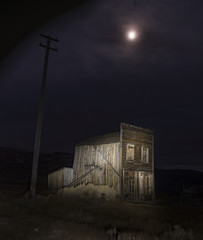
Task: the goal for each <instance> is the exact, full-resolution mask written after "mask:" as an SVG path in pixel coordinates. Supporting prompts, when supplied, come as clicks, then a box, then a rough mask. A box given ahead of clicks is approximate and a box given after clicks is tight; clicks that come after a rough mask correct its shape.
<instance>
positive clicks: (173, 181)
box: [0, 147, 203, 195]
mask: <svg viewBox="0 0 203 240" xmlns="http://www.w3.org/2000/svg"><path fill="white" fill-rule="evenodd" d="M32 159H33V153H32V152H27V151H23V150H19V149H11V148H3V147H0V189H1V187H3V186H9V185H13V184H14V185H21V186H23V188H24V189H25V190H26V189H27V188H28V187H29V185H30V179H31V170H32ZM73 159H74V155H73V154H70V153H60V152H56V153H53V154H40V160H39V171H38V187H40V188H43V189H44V188H46V187H47V174H48V172H50V171H52V170H55V169H57V168H60V167H72V166H73ZM199 186H203V172H198V171H194V170H175V169H170V170H169V169H155V188H156V193H160V194H164V195H174V194H179V192H180V190H181V189H182V188H183V187H184V188H188V187H199Z"/></svg>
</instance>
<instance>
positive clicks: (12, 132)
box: [0, 0, 203, 168]
mask: <svg viewBox="0 0 203 240" xmlns="http://www.w3.org/2000/svg"><path fill="white" fill-rule="evenodd" d="M202 7H203V4H202V3H201V2H200V1H189V0H188V1H183V0H181V1H175V0H172V1H169V0H164V1H163V0H162V1H161V0H156V1H133V0H127V1H121V0H117V1H116V0H111V1H94V2H93V1H92V2H91V1H90V2H89V3H88V4H86V5H84V6H83V7H80V8H78V9H75V10H74V11H72V12H68V13H66V14H63V15H61V16H59V17H58V18H56V19H53V20H52V21H49V22H47V24H46V25H43V26H42V27H41V28H39V29H38V30H36V31H34V32H33V33H32V34H31V35H29V36H28V37H27V38H26V39H25V40H24V41H23V42H21V44H20V45H19V46H18V47H17V48H16V49H15V50H14V51H13V52H12V53H11V54H10V55H9V56H8V57H7V59H5V61H4V63H3V65H2V66H3V68H2V72H1V74H0V76H1V79H3V80H4V82H3V85H2V86H1V89H0V100H1V101H0V110H1V112H2V113H3V114H2V115H1V117H0V128H1V129H0V131H1V138H0V144H2V145H5V144H7V145H19V146H20V147H22V148H27V149H32V148H33V145H34V129H35V122H36V117H37V108H38V98H39V91H40V81H41V77H42V69H43V60H44V49H43V48H40V47H39V46H38V43H39V42H40V41H43V42H44V39H42V38H41V37H40V36H39V34H40V33H41V32H44V33H48V34H51V35H53V37H57V38H58V39H59V42H58V43H52V45H53V47H57V48H58V49H59V51H58V52H57V53H56V52H50V58H49V68H48V81H47V88H46V105H45V113H44V123H43V136H42V151H73V150H74V145H75V143H77V142H79V141H80V140H82V139H84V138H86V137H89V136H91V135H95V134H100V133H105V132H109V131H117V130H118V129H119V124H120V122H121V121H123V122H127V123H131V124H135V125H139V126H142V127H146V128H152V129H154V130H155V132H156V165H157V167H159V166H161V167H164V166H165V167H177V166H179V167H180V166H182V167H189V166H190V167H192V166H193V165H192V164H194V166H195V168H197V166H198V165H199V166H202V160H201V159H202V156H203V152H202V143H203V139H202V134H203V125H202V122H203V121H202V120H203V114H202V111H201V106H202V104H203V100H202V86H203V83H202V81H201V79H202V70H201V69H202V67H201V65H202V60H201V58H202V57H201V56H202V51H203V47H202V44H201V42H202V40H203V33H202V31H201V25H202ZM130 28H135V29H137V31H138V39H137V40H136V41H135V42H129V41H127V39H126V31H127V30H128V29H130ZM197 155H198V157H197ZM191 163H192V164H191Z"/></svg>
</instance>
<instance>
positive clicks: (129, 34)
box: [127, 31, 137, 40]
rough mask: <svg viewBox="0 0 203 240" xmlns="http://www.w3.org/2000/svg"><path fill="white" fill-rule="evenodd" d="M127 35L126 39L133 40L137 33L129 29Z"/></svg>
mask: <svg viewBox="0 0 203 240" xmlns="http://www.w3.org/2000/svg"><path fill="white" fill-rule="evenodd" d="M127 36H128V39H130V40H134V39H135V38H136V37H137V34H136V32H135V31H129V32H128V34H127Z"/></svg>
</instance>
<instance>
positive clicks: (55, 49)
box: [39, 43, 58, 52]
mask: <svg viewBox="0 0 203 240" xmlns="http://www.w3.org/2000/svg"><path fill="white" fill-rule="evenodd" d="M39 46H41V47H44V48H49V49H51V50H53V51H56V52H57V51H58V49H57V48H52V47H49V46H47V45H44V44H43V43H40V44H39Z"/></svg>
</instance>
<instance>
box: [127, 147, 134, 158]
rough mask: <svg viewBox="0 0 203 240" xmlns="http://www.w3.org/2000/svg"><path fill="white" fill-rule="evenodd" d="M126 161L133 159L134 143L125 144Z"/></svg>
mask: <svg viewBox="0 0 203 240" xmlns="http://www.w3.org/2000/svg"><path fill="white" fill-rule="evenodd" d="M126 158H127V161H133V160H134V159H135V145H134V144H127V156H126Z"/></svg>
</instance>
